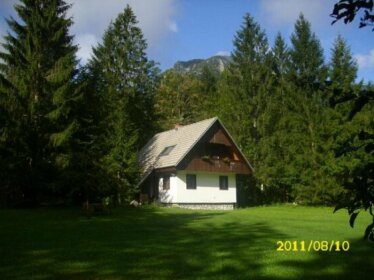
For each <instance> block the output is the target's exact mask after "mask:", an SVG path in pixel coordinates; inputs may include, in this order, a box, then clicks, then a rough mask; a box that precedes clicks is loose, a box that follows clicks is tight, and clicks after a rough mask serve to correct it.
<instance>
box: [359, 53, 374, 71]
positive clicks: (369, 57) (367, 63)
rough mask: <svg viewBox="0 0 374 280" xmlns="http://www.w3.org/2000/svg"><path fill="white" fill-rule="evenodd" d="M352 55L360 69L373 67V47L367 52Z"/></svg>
mask: <svg viewBox="0 0 374 280" xmlns="http://www.w3.org/2000/svg"><path fill="white" fill-rule="evenodd" d="M354 57H355V58H356V60H357V63H358V66H359V68H360V69H363V68H374V49H371V50H370V52H369V53H368V54H356V55H355V56H354Z"/></svg>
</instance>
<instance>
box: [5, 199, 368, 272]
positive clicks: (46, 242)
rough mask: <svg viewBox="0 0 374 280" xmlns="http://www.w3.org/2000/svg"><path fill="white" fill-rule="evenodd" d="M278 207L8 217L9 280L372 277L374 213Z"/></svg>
mask: <svg viewBox="0 0 374 280" xmlns="http://www.w3.org/2000/svg"><path fill="white" fill-rule="evenodd" d="M347 219H348V218H347V214H346V213H345V212H344V211H341V212H338V213H336V214H332V209H331V208H312V207H300V206H296V207H293V206H269V207H256V208H248V209H240V210H235V211H230V212H217V211H193V210H183V209H175V208H172V209H167V208H151V207H150V208H136V209H135V208H134V209H117V210H116V211H114V213H113V214H112V215H109V216H101V217H94V218H92V219H86V218H85V217H84V216H83V215H82V213H81V212H80V210H79V209H38V210H1V211H0V256H1V258H0V278H1V279H369V278H370V277H372V276H373V275H374V245H373V244H371V243H369V242H368V241H364V240H362V234H363V231H364V227H365V225H367V224H368V222H369V216H368V215H361V214H360V215H359V216H358V218H357V221H356V226H355V228H354V229H351V228H349V226H348V223H347ZM278 240H297V241H302V240H304V241H306V242H309V241H310V240H319V241H322V240H327V241H330V240H340V241H344V240H348V241H349V242H350V249H349V251H348V252H343V251H341V252H277V251H276V248H277V246H276V243H277V241H278Z"/></svg>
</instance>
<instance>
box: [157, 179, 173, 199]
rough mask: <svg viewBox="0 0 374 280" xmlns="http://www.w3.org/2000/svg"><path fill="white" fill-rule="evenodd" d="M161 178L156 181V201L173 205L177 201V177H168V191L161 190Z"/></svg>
mask: <svg viewBox="0 0 374 280" xmlns="http://www.w3.org/2000/svg"><path fill="white" fill-rule="evenodd" d="M162 185H163V178H162V177H161V178H159V180H158V191H159V192H158V193H159V195H158V200H159V201H160V202H162V203H174V201H176V199H177V177H176V176H175V175H174V176H170V189H169V190H163V188H162Z"/></svg>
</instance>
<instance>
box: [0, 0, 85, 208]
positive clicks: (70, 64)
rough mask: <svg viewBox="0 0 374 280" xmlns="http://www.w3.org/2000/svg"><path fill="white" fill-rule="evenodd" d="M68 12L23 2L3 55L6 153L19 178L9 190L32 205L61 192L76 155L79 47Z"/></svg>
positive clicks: (44, 2) (59, 5) (57, 1)
mask: <svg viewBox="0 0 374 280" xmlns="http://www.w3.org/2000/svg"><path fill="white" fill-rule="evenodd" d="M69 7H70V5H68V4H66V3H65V1H63V0H54V1H48V0H38V1H31V0H21V3H20V4H17V5H15V10H16V11H17V14H18V16H19V18H20V20H19V21H17V20H15V19H13V18H10V19H9V20H8V21H7V22H8V25H9V28H10V29H11V32H8V34H7V35H6V36H5V38H4V39H5V43H4V44H3V47H4V49H5V51H3V52H1V53H0V58H1V60H2V63H1V67H0V71H1V75H0V76H1V78H0V80H1V84H0V91H1V107H2V111H3V112H4V114H5V115H6V121H5V124H4V126H2V128H1V145H0V146H1V148H2V151H1V153H2V154H3V153H4V154H5V156H6V157H9V158H10V162H8V163H7V167H8V168H9V169H10V170H9V171H10V172H9V176H13V178H16V180H8V184H9V185H11V186H13V187H16V186H18V187H20V193H21V194H22V196H24V198H25V200H29V201H32V202H35V201H36V200H37V199H40V198H41V195H42V194H43V195H46V194H47V193H48V192H53V193H59V192H61V186H62V185H61V182H58V179H62V178H63V176H61V174H62V173H63V172H64V171H65V170H66V168H68V166H69V164H70V159H71V156H72V152H73V151H72V149H71V145H70V144H71V139H72V136H73V134H74V132H75V131H76V130H77V122H76V121H75V120H74V116H72V111H73V108H74V104H75V103H76V101H77V98H78V96H76V94H75V90H74V86H73V83H72V81H73V78H74V75H75V74H76V58H75V54H76V51H77V47H76V46H74V45H73V42H72V41H73V37H72V36H71V35H69V32H68V29H69V27H70V26H71V25H72V20H71V19H70V18H67V17H66V12H67V10H68V9H69ZM4 147H5V148H4ZM10 147H11V148H10ZM12 174H13V175H12ZM8 179H9V177H8Z"/></svg>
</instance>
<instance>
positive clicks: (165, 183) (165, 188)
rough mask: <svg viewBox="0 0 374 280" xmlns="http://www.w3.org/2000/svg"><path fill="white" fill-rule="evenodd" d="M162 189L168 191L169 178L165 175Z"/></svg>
mask: <svg viewBox="0 0 374 280" xmlns="http://www.w3.org/2000/svg"><path fill="white" fill-rule="evenodd" d="M162 189H163V190H170V176H169V175H165V176H164V177H163V178H162Z"/></svg>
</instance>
